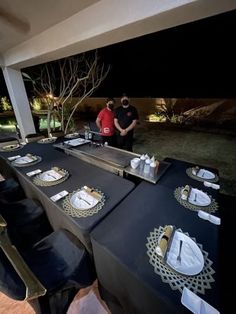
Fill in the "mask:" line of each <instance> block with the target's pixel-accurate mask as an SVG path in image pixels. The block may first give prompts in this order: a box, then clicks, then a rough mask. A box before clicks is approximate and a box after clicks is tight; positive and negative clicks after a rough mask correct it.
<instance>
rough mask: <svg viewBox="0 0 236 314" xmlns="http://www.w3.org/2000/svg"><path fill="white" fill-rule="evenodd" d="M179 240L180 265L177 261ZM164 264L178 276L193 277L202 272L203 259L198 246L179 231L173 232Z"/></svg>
mask: <svg viewBox="0 0 236 314" xmlns="http://www.w3.org/2000/svg"><path fill="white" fill-rule="evenodd" d="M180 240H182V241H183V244H182V250H181V263H180V262H178V261H177V256H178V255H179V244H180ZM166 263H167V264H168V265H169V266H170V267H171V268H173V269H174V270H176V271H177V272H178V273H180V274H183V275H188V276H194V275H197V274H199V273H200V272H201V271H202V269H203V267H204V257H203V254H202V252H201V250H200V248H199V247H198V245H197V244H196V243H195V242H194V241H193V240H192V239H191V238H190V237H188V236H187V235H186V234H184V233H182V232H180V231H175V234H174V237H173V240H172V243H171V247H170V250H169V252H168V253H167V260H166Z"/></svg>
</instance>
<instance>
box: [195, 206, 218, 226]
mask: <svg viewBox="0 0 236 314" xmlns="http://www.w3.org/2000/svg"><path fill="white" fill-rule="evenodd" d="M198 217H200V218H202V219H205V220H208V221H210V222H212V223H213V224H215V225H220V224H221V219H220V218H219V217H217V216H214V215H211V214H208V213H206V212H204V211H203V210H199V211H198Z"/></svg>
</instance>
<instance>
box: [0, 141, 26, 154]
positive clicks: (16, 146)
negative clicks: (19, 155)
mask: <svg viewBox="0 0 236 314" xmlns="http://www.w3.org/2000/svg"><path fill="white" fill-rule="evenodd" d="M21 148H23V145H21V144H19V143H17V144H10V145H5V146H2V147H0V152H6V153H9V152H14V151H15V150H19V149H21Z"/></svg>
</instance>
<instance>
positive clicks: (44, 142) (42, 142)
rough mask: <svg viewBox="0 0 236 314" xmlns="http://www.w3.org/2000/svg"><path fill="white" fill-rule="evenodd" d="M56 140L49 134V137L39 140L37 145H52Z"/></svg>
mask: <svg viewBox="0 0 236 314" xmlns="http://www.w3.org/2000/svg"><path fill="white" fill-rule="evenodd" d="M56 140H57V137H56V136H52V135H51V134H50V136H49V137H45V138H41V139H40V140H38V141H37V143H38V144H51V143H54V142H55V141H56Z"/></svg>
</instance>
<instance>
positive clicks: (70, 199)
mask: <svg viewBox="0 0 236 314" xmlns="http://www.w3.org/2000/svg"><path fill="white" fill-rule="evenodd" d="M104 204H105V194H104V193H103V192H102V191H100V190H99V189H96V188H91V187H88V186H86V185H85V186H83V187H81V188H79V189H77V190H76V191H74V192H72V193H69V195H67V197H66V198H65V199H64V201H63V204H62V206H63V209H64V211H65V212H66V213H67V214H68V215H70V216H72V217H77V218H80V217H88V216H92V215H94V214H96V213H98V212H99V211H100V210H101V209H102V208H103V206H104Z"/></svg>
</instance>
